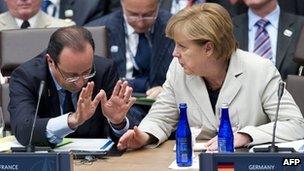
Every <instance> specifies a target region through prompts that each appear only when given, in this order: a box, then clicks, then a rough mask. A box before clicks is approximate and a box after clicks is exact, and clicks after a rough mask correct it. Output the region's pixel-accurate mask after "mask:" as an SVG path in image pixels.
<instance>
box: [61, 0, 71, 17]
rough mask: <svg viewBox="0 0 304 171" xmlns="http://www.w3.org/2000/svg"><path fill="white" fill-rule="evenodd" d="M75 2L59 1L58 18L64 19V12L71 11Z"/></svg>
mask: <svg viewBox="0 0 304 171" xmlns="http://www.w3.org/2000/svg"><path fill="white" fill-rule="evenodd" d="M74 1H75V0H63V1H60V9H59V18H63V19H64V18H65V15H64V12H65V10H67V9H71V8H72V6H73V3H74Z"/></svg>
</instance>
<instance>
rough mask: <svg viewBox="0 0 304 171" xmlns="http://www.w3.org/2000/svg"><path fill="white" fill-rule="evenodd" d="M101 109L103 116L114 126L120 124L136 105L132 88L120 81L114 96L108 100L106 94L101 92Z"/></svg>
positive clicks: (125, 82)
mask: <svg viewBox="0 0 304 171" xmlns="http://www.w3.org/2000/svg"><path fill="white" fill-rule="evenodd" d="M100 92H101V94H102V95H101V96H102V98H101V101H100V103H101V107H102V112H103V114H104V115H105V116H106V117H107V118H108V119H109V120H110V122H111V123H113V124H120V123H121V122H122V121H123V120H124V118H125V117H126V115H127V112H128V110H129V109H130V107H131V106H132V105H133V104H134V102H135V100H136V98H135V97H131V94H132V88H131V87H129V86H128V82H127V81H124V82H122V81H121V80H118V81H117V83H116V85H115V87H114V90H113V93H112V96H111V98H110V99H109V100H107V96H106V93H105V92H104V90H101V91H100Z"/></svg>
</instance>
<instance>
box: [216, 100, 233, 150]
mask: <svg viewBox="0 0 304 171" xmlns="http://www.w3.org/2000/svg"><path fill="white" fill-rule="evenodd" d="M233 139H234V138H233V132H232V128H231V123H230V119H229V110H228V104H225V103H224V104H223V105H222V108H221V123H220V127H219V132H218V151H219V152H221V153H226V152H234V145H233Z"/></svg>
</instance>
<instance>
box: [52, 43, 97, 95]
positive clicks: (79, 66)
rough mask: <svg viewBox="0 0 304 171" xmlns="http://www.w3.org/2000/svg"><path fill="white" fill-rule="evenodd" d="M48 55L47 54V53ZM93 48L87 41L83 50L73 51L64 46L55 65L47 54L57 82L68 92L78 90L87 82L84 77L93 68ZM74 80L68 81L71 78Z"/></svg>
mask: <svg viewBox="0 0 304 171" xmlns="http://www.w3.org/2000/svg"><path fill="white" fill-rule="evenodd" d="M47 55H48V54H47ZM93 55H94V52H93V48H92V46H91V45H90V44H89V43H87V44H86V46H85V49H84V51H75V50H74V49H72V48H68V47H65V48H63V50H62V52H61V53H60V55H59V62H58V63H57V65H56V64H55V63H54V61H53V60H52V59H51V58H50V56H48V57H47V58H48V64H49V66H50V68H51V71H52V73H53V75H54V77H55V79H56V80H57V82H58V84H59V85H60V86H61V87H62V88H64V89H66V90H69V91H70V92H79V91H80V90H81V88H82V87H83V86H84V85H85V84H86V83H87V81H88V79H85V78H86V77H87V76H88V75H90V74H91V73H92V71H93V70H94V65H93ZM74 78H78V79H76V80H75V79H74ZM73 79H74V81H72V82H71V81H70V80H73Z"/></svg>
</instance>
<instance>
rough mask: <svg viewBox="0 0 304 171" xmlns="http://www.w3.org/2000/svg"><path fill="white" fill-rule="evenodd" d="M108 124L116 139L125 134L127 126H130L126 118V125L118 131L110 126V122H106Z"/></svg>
mask: <svg viewBox="0 0 304 171" xmlns="http://www.w3.org/2000/svg"><path fill="white" fill-rule="evenodd" d="M108 122H109V125H110V126H111V129H112V130H113V132H114V134H115V135H116V136H117V137H120V136H122V135H123V134H124V133H125V132H127V131H128V129H129V126H130V122H129V119H128V118H127V117H126V125H125V127H123V128H122V129H120V130H117V129H115V128H114V127H113V126H112V124H111V122H110V121H108Z"/></svg>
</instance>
